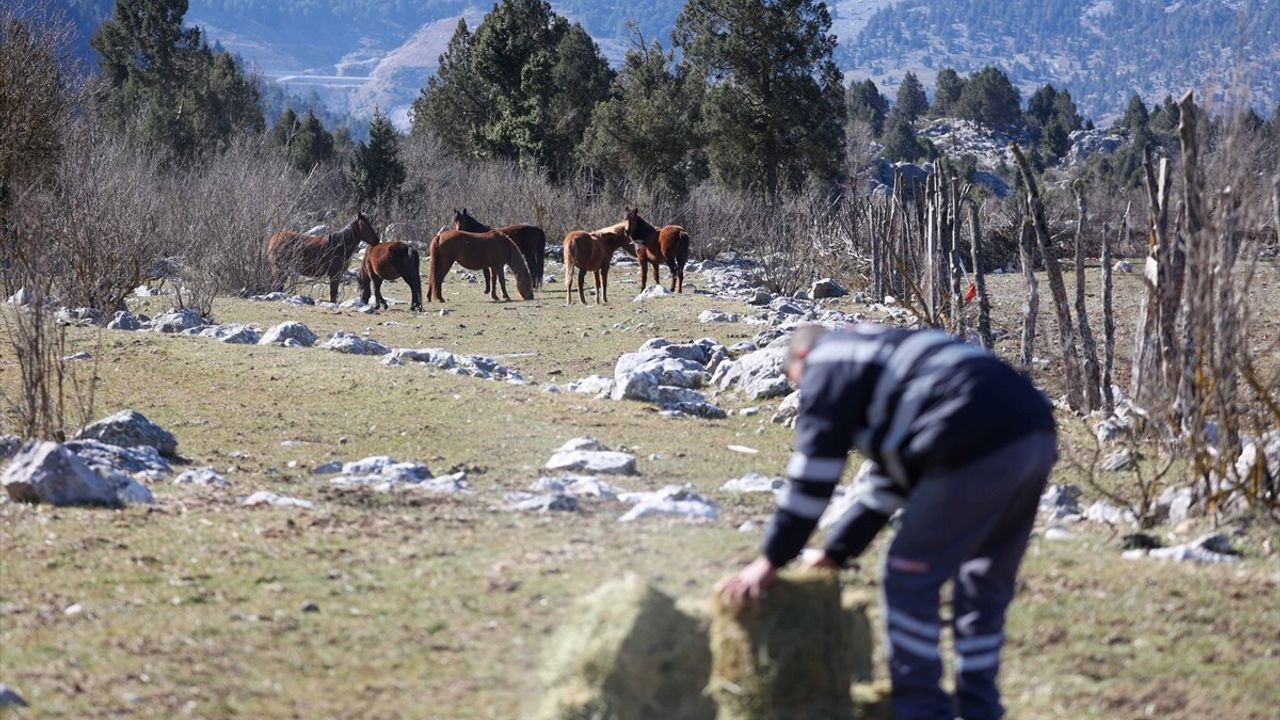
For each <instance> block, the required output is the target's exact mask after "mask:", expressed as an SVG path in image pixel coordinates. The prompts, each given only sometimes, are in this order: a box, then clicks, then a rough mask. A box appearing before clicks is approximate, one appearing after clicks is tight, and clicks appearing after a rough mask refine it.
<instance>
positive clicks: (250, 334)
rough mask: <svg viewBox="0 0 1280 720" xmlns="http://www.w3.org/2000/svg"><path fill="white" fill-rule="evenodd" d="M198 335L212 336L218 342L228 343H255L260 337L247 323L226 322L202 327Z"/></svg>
mask: <svg viewBox="0 0 1280 720" xmlns="http://www.w3.org/2000/svg"><path fill="white" fill-rule="evenodd" d="M199 336H200V337H203V338H212V339H214V340H217V341H218V342H223V343H227V344H228V345H256V344H258V341H259V340H260V339H261V336H260V335H259V334H258V331H257V330H255V329H253V328H251V327H249V326H248V325H241V324H240V323H228V324H226V325H214V326H213V327H207V328H204V329H203V330H201V331H200V332H199Z"/></svg>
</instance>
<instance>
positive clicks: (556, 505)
mask: <svg viewBox="0 0 1280 720" xmlns="http://www.w3.org/2000/svg"><path fill="white" fill-rule="evenodd" d="M507 509H508V510H511V511H513V512H578V499H577V498H576V497H573V496H571V495H565V494H563V493H547V494H545V495H537V496H534V497H531V498H528V499H524V500H519V501H517V502H515V503H512V504H511V505H509V506H507Z"/></svg>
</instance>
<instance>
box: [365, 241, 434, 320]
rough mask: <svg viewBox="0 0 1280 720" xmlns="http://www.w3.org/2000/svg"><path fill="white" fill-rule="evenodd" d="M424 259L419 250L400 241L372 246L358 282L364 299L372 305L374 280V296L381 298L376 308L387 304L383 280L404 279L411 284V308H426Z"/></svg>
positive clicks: (366, 254) (419, 309) (366, 256)
mask: <svg viewBox="0 0 1280 720" xmlns="http://www.w3.org/2000/svg"><path fill="white" fill-rule="evenodd" d="M421 265H422V264H421V262H420V261H419V259H418V249H417V248H415V247H413V246H412V245H409V244H407V243H402V242H400V241H398V240H393V241H391V242H384V243H379V244H377V245H373V246H371V247H370V248H369V249H368V250H367V251H365V254H364V260H363V261H362V262H361V263H360V271H359V272H357V273H356V282H358V283H360V302H362V303H364V304H365V305H368V304H369V283H370V282H372V283H373V296H374V297H375V298H376V299H377V302H376V304H375V305H374V307H384V308H385V307H387V301H386V300H383V299H382V283H383V281H384V280H385V281H387V282H391V281H393V280H399V279H401V278H403V279H404V282H405V284H406V285H408V286H409V293H410V294H411V295H412V298H413V299H412V302H410V303H409V309H410V310H418V311H421V310H422V275H421V274H420V272H419V269H420V267H421Z"/></svg>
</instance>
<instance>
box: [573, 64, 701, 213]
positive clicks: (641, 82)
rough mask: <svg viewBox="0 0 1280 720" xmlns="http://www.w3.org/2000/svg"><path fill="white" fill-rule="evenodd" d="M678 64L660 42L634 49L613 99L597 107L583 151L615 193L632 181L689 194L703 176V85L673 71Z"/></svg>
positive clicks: (620, 75) (675, 193) (617, 80)
mask: <svg viewBox="0 0 1280 720" xmlns="http://www.w3.org/2000/svg"><path fill="white" fill-rule="evenodd" d="M673 63H674V60H673V55H672V54H671V53H669V52H664V51H663V50H662V46H661V45H659V44H658V43H656V42H655V43H653V45H652V46H650V47H647V48H646V47H639V48H636V49H634V50H631V51H629V52H628V53H627V55H626V58H625V59H624V61H623V64H622V70H621V71H620V72H619V73H618V77H617V78H616V79H615V80H614V82H613V88H612V97H610V98H609V99H607V100H604V101H603V102H600V103H598V104H597V105H596V106H595V110H594V112H593V113H592V116H591V124H590V126H589V127H588V128H587V130H586V132H585V134H584V136H583V139H582V145H581V146H580V150H579V152H580V155H581V157H582V159H583V162H584V163H585V164H586V165H588V166H590V167H591V168H593V169H594V170H595V171H596V172H598V173H600V174H601V175H602V176H603V178H604V180H605V182H606V183H607V185H608V187H609V189H610V191H611V192H612V193H613V194H615V195H619V194H621V193H622V191H623V189H624V187H625V186H627V185H631V186H643V187H648V188H654V189H661V190H665V191H667V192H668V193H670V194H672V195H674V196H675V197H684V196H685V195H686V194H687V193H688V189H689V186H690V184H691V182H696V181H698V180H699V179H701V178H702V176H703V172H704V170H703V168H702V164H703V163H701V162H700V161H699V158H698V155H699V152H698V150H699V148H700V144H701V143H700V138H699V137H698V135H697V132H696V128H697V125H698V109H699V97H700V90H701V84H700V82H689V81H688V77H687V75H686V74H685V73H684V72H683V71H682V69H679V68H677V69H675V70H674V71H673V69H672V65H673Z"/></svg>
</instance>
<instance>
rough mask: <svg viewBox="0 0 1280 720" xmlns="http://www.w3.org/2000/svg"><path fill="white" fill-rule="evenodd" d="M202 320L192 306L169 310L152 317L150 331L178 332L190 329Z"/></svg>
mask: <svg viewBox="0 0 1280 720" xmlns="http://www.w3.org/2000/svg"><path fill="white" fill-rule="evenodd" d="M202 322H203V320H202V319H201V317H200V313H199V312H197V311H196V310H193V309H192V308H183V309H182V310H170V311H169V312H167V313H164V314H162V315H157V316H156V317H154V318H152V320H151V331H152V332H158V333H166V334H174V333H180V332H182V331H184V330H190V329H191V328H193V327H196V326H197V325H200V324H201V323H202Z"/></svg>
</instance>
